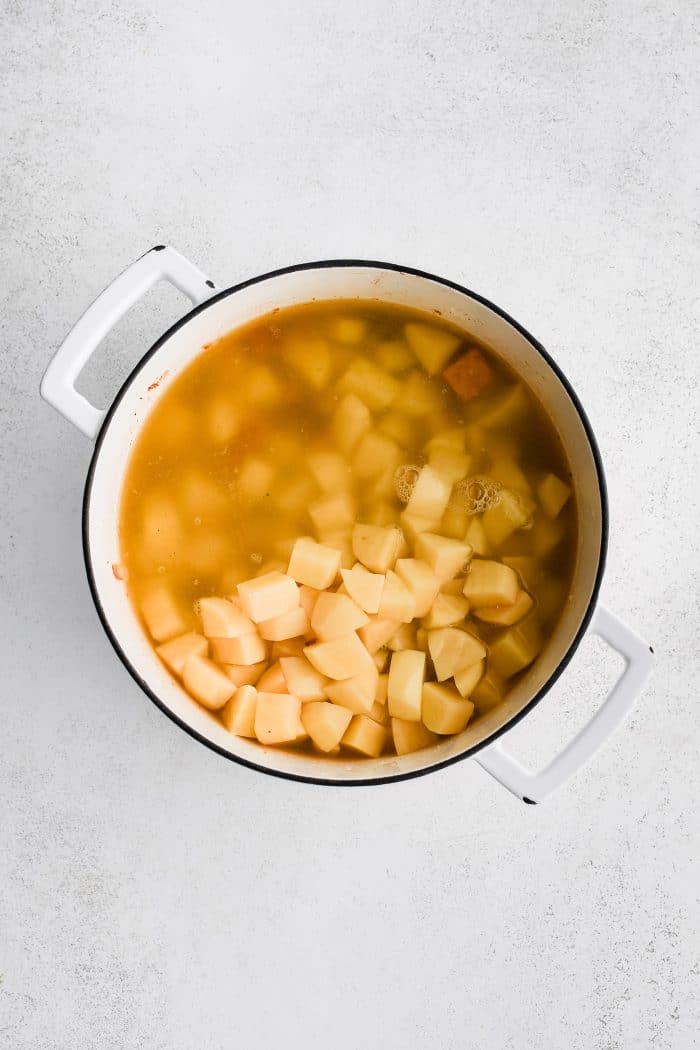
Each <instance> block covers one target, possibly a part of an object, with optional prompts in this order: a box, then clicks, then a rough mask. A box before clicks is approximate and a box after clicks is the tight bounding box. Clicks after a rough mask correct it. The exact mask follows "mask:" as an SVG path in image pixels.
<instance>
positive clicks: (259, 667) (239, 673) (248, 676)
mask: <svg viewBox="0 0 700 1050" xmlns="http://www.w3.org/2000/svg"><path fill="white" fill-rule="evenodd" d="M266 667H267V660H261V661H260V663H258V664H249V665H248V667H245V666H244V665H243V664H225V665H224V667H223V672H224V674H225V675H226V677H227V678H228V679H229V680H230V681H231V682H233V684H234V685H235V686H236V688H237V689H240V687H241V686H242V685H255V683H256V682H257V681H258V679H259V678H260V675H261V674H262V673H263V671H264V670H265V669H266Z"/></svg>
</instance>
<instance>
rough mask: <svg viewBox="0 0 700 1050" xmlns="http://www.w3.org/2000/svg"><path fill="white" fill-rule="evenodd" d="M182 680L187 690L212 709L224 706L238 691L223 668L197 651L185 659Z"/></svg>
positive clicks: (204, 705)
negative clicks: (199, 654)
mask: <svg viewBox="0 0 700 1050" xmlns="http://www.w3.org/2000/svg"><path fill="white" fill-rule="evenodd" d="M182 681H183V684H184V686H185V689H186V690H187V692H188V693H191V694H192V696H193V697H194V698H195V700H198V701H199V702H200V704H202V706H203V707H208V708H209V709H210V710H212V711H216V710H218V709H219V708H220V707H223V706H224V704H225V703H226V701H227V700H229V699H230V698H231V697H232V696H233V694H234V692H235V691H236V687H235V685H234V684H233V682H232V681H231V680H230V678H228V677H227V676H226V675H225V674H224V672H223V671H222V670H221V668H219V667H217V666H216V664H215V663H213V662H212V661H211V660H208V659H207V657H206V656H198V655H197V653H191V654H190V655H189V656H188V657H187V659H186V660H185V663H184V665H183V668H182Z"/></svg>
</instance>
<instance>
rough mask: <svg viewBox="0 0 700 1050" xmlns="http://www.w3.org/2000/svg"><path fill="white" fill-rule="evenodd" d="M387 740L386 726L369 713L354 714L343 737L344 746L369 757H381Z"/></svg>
mask: <svg viewBox="0 0 700 1050" xmlns="http://www.w3.org/2000/svg"><path fill="white" fill-rule="evenodd" d="M386 741H387V731H386V729H385V728H384V726H381V725H379V723H378V722H374V721H373V720H372V719H371V718H368V717H367V715H354V716H353V719H352V722H351V723H350V725H349V726H348V728H347V729H346V731H345V735H344V736H343V739H342V744H343V747H348V748H350V750H351V751H357V752H359V754H361V755H366V756H367V758H379V756H380V755H381V753H382V751H383V750H384V745H385V744H386Z"/></svg>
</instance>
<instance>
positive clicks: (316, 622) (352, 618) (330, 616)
mask: <svg viewBox="0 0 700 1050" xmlns="http://www.w3.org/2000/svg"><path fill="white" fill-rule="evenodd" d="M367 623H369V616H368V615H367V613H365V612H363V610H362V609H361V608H360V607H359V605H357V604H356V603H355V602H354V601H353V600H352V598H349V597H348V596H347V595H345V594H333V593H332V592H330V591H323V592H322V593H321V594H319V596H318V600H317V601H316V604H315V605H314V611H313V613H312V616H311V627H312V629H313V631H314V633H315V634H316V635H317V637H318V638H319V640H320V641H322V642H328V641H330V640H331V639H332V638H341V637H342V636H343V635H345V634H352V632H353V631H357V630H358V629H359V628H360V627H364V625H365V624H367Z"/></svg>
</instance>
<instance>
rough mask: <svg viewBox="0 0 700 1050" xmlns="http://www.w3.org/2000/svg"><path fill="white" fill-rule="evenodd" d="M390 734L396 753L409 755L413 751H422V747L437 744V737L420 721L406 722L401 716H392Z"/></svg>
mask: <svg viewBox="0 0 700 1050" xmlns="http://www.w3.org/2000/svg"><path fill="white" fill-rule="evenodd" d="M391 735H392V737H393V739H394V747H395V748H396V754H397V755H410V754H411V753H412V752H413V751H422V749H423V748H424V747H432V745H433V744H437V742H438V737H437V735H436V734H435V733H431V732H430V730H429V729H428V728H427V727H426V726H425V725H423V723H422V722H407V721H406V720H405V719H403V718H392V720H391Z"/></svg>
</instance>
